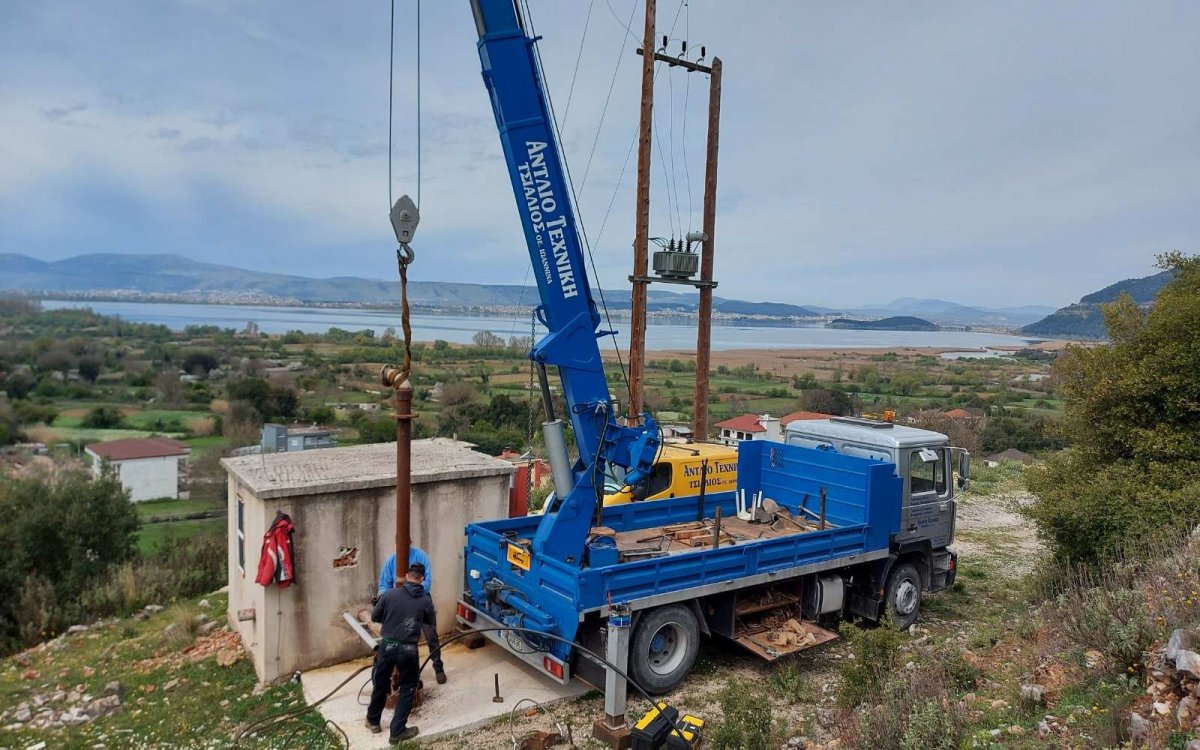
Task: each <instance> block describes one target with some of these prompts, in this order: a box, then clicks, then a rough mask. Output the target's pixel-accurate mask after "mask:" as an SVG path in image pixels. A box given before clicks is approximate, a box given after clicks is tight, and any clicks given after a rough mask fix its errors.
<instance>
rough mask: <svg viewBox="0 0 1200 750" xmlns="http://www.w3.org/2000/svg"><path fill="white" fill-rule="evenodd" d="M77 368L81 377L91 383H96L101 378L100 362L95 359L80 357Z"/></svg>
mask: <svg viewBox="0 0 1200 750" xmlns="http://www.w3.org/2000/svg"><path fill="white" fill-rule="evenodd" d="M76 367H78V368H79V377H81V378H83V379H84V380H86V381H87V382H89V383H95V382H96V378H98V377H100V360H98V359H96V358H95V357H92V356H87V357H80V358H79V362H78V364H76Z"/></svg>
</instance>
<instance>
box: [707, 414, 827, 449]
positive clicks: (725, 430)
mask: <svg viewBox="0 0 1200 750" xmlns="http://www.w3.org/2000/svg"><path fill="white" fill-rule="evenodd" d="M829 417H830V415H829V414H822V413H820V412H815V411H794V412H792V413H791V414H785V415H784V416H782V417H772V416H771V415H770V414H762V415H759V414H743V415H741V416H740V417H732V418H730V419H726V420H725V421H724V422H717V424H716V427H717V429H718V430H720V432H718V433H717V439H718V440H720V441H721V442H722V443H724V444H725V445H737V444H738V443H740V442H742V441H743V440H774V441H776V442H780V441H782V440H783V431H784V430H786V429H787V426H788V423H790V422H793V421H795V420H797V419H828V418H829Z"/></svg>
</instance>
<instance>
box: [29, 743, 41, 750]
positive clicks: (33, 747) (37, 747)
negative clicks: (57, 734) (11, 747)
mask: <svg viewBox="0 0 1200 750" xmlns="http://www.w3.org/2000/svg"><path fill="white" fill-rule="evenodd" d="M25 750H46V743H45V742H39V743H37V744H36V745H30V746H29V747H27V748H25Z"/></svg>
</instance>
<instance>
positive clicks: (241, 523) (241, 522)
mask: <svg viewBox="0 0 1200 750" xmlns="http://www.w3.org/2000/svg"><path fill="white" fill-rule="evenodd" d="M237 538H238V570H240V571H241V572H242V575H245V574H246V502H245V501H244V500H242V496H241V495H238V496H237Z"/></svg>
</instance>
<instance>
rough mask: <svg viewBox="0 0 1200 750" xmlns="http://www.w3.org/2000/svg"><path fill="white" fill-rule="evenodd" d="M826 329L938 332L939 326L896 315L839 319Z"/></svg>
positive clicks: (908, 316) (830, 323)
mask: <svg viewBox="0 0 1200 750" xmlns="http://www.w3.org/2000/svg"><path fill="white" fill-rule="evenodd" d="M826 328H848V329H851V330H855V331H937V330H939V328H938V326H936V325H934V324H933V323H930V322H929V321H928V320H925V319H923V318H914V317H913V316H911V315H894V316H892V317H890V318H881V319H879V320H850V319H849V318H838V319H837V320H833V321H830V322H829V323H827V324H826Z"/></svg>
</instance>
